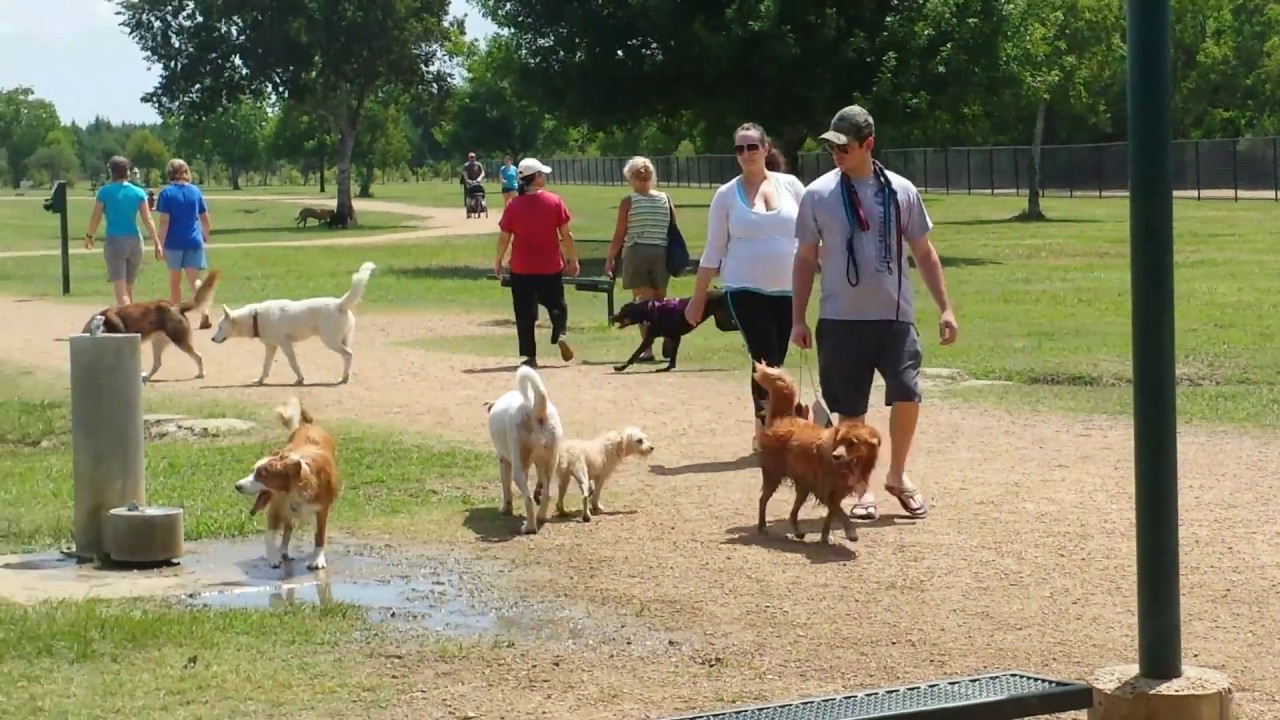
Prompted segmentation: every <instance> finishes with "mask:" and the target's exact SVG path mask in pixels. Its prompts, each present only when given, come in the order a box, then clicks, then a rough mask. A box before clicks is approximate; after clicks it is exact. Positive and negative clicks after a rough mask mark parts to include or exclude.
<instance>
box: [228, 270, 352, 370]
mask: <svg viewBox="0 0 1280 720" xmlns="http://www.w3.org/2000/svg"><path fill="white" fill-rule="evenodd" d="M375 267H376V266H375V265H374V264H373V263H371V262H366V263H364V264H363V265H361V266H360V270H359V271H357V272H356V273H355V274H354V275H352V276H351V288H350V289H349V290H347V294H345V295H343V296H342V297H340V298H336V297H317V298H308V299H306V300H266V301H263V302H259V303H253V304H252V305H245V306H244V307H241V308H237V309H235V310H231V309H229V308H228V307H227V306H226V305H223V306H222V313H223V314H222V320H221V321H220V322H219V323H218V330H217V331H216V332H215V333H214V334H213V341H214V342H215V343H222V342H225V341H226V340H227V338H233V337H243V338H257V339H259V340H261V341H262V344H263V345H264V346H266V349H267V354H266V357H265V358H264V359H263V361H262V375H261V376H260V377H259V378H258V379H257V380H256V381H254V382H255V383H256V384H258V385H261V384H262V383H264V382H266V381H267V375H268V374H270V372H271V363H272V361H274V360H275V359H276V348H279V349H281V350H283V351H284V356H285V358H287V359H288V360H289V367H291V368H293V374H294V375H295V376H297V380H296V381H295V382H294V384H295V385H301V384H303V382H304V381H303V379H302V368H300V367H298V358H297V356H295V355H294V354H293V344H294V343H296V342H302V341H303V340H308V339H310V338H313V337H315V336H317V335H319V336H320V342H323V343H324V346H325V347H327V348H329V349H330V350H332V351H334V352H336V353H338V354H339V355H341V356H342V380H341V381H340V382H343V383H345V382H349V381H350V380H351V359H352V352H351V339H352V336H353V335H354V334H355V331H356V315H355V313H354V312H352V309H353V308H355V306H356V305H358V304H360V300H361V299H362V298H363V297H364V288H365V285H368V284H369V276H370V275H371V274H372V273H373V270H374V268H375Z"/></svg>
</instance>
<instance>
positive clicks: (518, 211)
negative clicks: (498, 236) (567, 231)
mask: <svg viewBox="0 0 1280 720" xmlns="http://www.w3.org/2000/svg"><path fill="white" fill-rule="evenodd" d="M569 219H570V217H569V208H567V207H565V204H564V200H561V199H560V196H559V195H556V194H555V193H553V192H550V191H548V190H539V191H538V192H531V193H526V194H524V195H518V196H516V197H515V198H512V200H511V204H510V205H508V206H507V208H506V210H504V211H503V212H502V219H501V220H499V221H498V227H499V228H500V229H501V230H502V231H503V232H509V233H511V234H512V235H513V237H512V239H511V272H513V273H520V274H530V275H553V274H555V273H558V272H560V271H561V270H563V269H564V258H563V257H562V256H561V255H560V232H559V231H560V228H562V227H564V225H565V223H567V222H569Z"/></svg>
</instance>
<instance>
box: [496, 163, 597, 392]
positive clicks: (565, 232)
mask: <svg viewBox="0 0 1280 720" xmlns="http://www.w3.org/2000/svg"><path fill="white" fill-rule="evenodd" d="M550 172H551V168H549V167H547V166H546V165H543V164H542V163H541V162H539V161H538V160H537V159H536V158H525V159H523V160H521V161H520V165H519V166H518V167H517V173H518V175H519V178H520V182H521V183H524V184H525V186H526V187H527V190H526V192H525V193H524V194H523V195H518V196H516V197H515V198H512V200H511V203H510V204H509V205H507V206H506V208H505V209H504V210H503V211H502V219H501V220H499V221H498V228H499V229H500V230H501V232H500V233H499V234H498V254H497V257H496V258H495V259H494V261H493V272H494V275H496V276H497V277H498V278H501V277H502V275H503V272H502V261H503V258H504V257H505V256H506V254H507V246H509V245H510V246H511V305H512V308H513V309H514V310H515V316H516V337H517V338H519V343H520V357H521V358H523V359H522V360H521V361H520V362H521V364H522V365H528V366H530V367H535V368H536V367H538V343H537V340H536V339H535V336H534V325H535V324H536V323H537V322H538V306H539V305H541V306H543V307H545V308H546V309H547V315H549V316H550V318H551V342H552V343H554V344H556V345H559V346H560V357H561V358H563V359H564V361H565V362H568V361H570V360H572V359H573V348H571V347H569V342H568V340H566V339H565V335H566V333H567V331H568V323H569V306H568V305H566V304H565V301H564V283H563V278H564V274H565V273H568V274H569V275H571V276H577V274H578V252H577V249H576V248H575V247H574V245H573V233H572V232H570V231H569V220H570V219H571V218H570V215H569V208H567V207H565V204H564V200H562V199H561V198H560V196H559V195H557V194H555V193H553V192H551V191H550V190H547V189H546V184H547V174H548V173H550ZM512 236H514V237H515V242H514V244H513V243H512Z"/></svg>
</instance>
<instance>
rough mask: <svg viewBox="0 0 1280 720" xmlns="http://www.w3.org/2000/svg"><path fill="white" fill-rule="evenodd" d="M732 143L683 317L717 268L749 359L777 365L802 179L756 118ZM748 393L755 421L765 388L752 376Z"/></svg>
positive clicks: (700, 305) (692, 316) (785, 327)
mask: <svg viewBox="0 0 1280 720" xmlns="http://www.w3.org/2000/svg"><path fill="white" fill-rule="evenodd" d="M733 143H734V145H733V150H734V153H735V154H736V155H737V158H738V165H739V167H741V168H742V174H740V175H738V176H737V177H735V178H734V179H732V180H730V181H729V182H727V183H725V184H723V185H721V186H720V188H719V189H718V190H717V191H716V194H715V197H713V198H712V200H711V209H710V211H709V213H708V217H707V244H706V246H705V247H704V248H703V251H702V259H701V260H700V261H699V262H698V278H697V282H696V284H695V287H694V291H693V297H692V299H691V300H690V301H689V305H688V307H686V308H685V317H686V319H688V320H689V323H690V324H695V323H696V322H697V320H698V319H700V318H701V317H702V312H703V309H704V308H705V307H706V300H707V287H708V286H709V285H710V284H711V279H712V278H713V277H715V276H716V275H717V274H718V275H719V276H720V280H721V282H722V284H723V285H724V290H725V298H726V301H727V303H728V306H729V309H730V311H731V312H732V313H733V317H734V319H735V321H736V322H737V324H738V327H739V328H740V329H741V332H742V339H743V341H744V342H745V343H746V345H747V352H748V353H749V354H750V356H751V360H752V361H754V362H763V363H765V364H766V365H769V366H770V367H781V366H782V363H783V362H784V361H785V360H786V359H787V338H788V335H789V334H790V332H791V265H792V260H793V259H794V257H795V253H796V214H797V213H798V211H799V206H800V197H801V195H802V194H803V193H804V183H802V182H800V180H799V179H798V178H797V177H796V176H794V175H790V174H787V173H785V172H781V171H780V168H781V167H782V162H781V155H782V153H781V152H780V151H778V150H777V149H776V148H774V147H773V145H772V143H771V142H770V141H769V136H768V135H766V134H765V131H764V129H763V128H761V127H760V126H759V125H756V124H755V123H746V124H744V125H742V126H741V127H739V128H738V130H737V132H735V133H734V140H733ZM751 396H752V405H753V407H754V409H755V416H756V423H757V426H759V425H761V424H763V423H764V408H765V401H766V400H767V399H768V394H767V393H766V392H765V390H764V388H762V387H760V385H759V384H758V383H756V381H755V380H754V379H752V380H751ZM753 437H754V434H753ZM753 445H754V443H753Z"/></svg>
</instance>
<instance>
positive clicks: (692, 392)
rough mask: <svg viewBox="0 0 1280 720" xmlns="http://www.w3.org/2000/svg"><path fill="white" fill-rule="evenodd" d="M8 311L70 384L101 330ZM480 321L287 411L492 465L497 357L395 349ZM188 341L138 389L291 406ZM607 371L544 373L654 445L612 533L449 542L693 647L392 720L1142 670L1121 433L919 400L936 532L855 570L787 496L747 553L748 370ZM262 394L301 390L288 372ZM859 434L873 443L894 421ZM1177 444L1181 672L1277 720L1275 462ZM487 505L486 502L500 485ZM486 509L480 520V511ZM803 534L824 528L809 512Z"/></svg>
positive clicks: (920, 441) (1279, 513)
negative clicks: (1006, 673)
mask: <svg viewBox="0 0 1280 720" xmlns="http://www.w3.org/2000/svg"><path fill="white" fill-rule="evenodd" d="M374 282H375V284H376V282H377V281H376V279H375V280H374ZM0 307H2V308H3V310H4V313H5V315H6V327H7V328H8V331H7V335H6V340H5V342H4V343H3V344H2V345H0V360H3V361H6V362H15V363H23V364H28V365H42V366H46V367H53V368H58V369H59V370H60V371H65V368H66V366H67V345H66V344H65V343H62V342H57V341H56V340H57V338H59V337H64V336H65V335H66V334H67V333H68V332H73V331H75V330H77V329H78V328H79V327H81V326H82V325H83V323H84V321H85V319H86V317H88V314H89V313H90V312H92V311H93V310H95V309H97V306H95V305H89V306H72V305H68V304H63V303H50V302H43V301H30V302H23V301H17V300H15V299H13V298H0ZM473 321H474V318H468V319H460V318H444V317H438V316H437V317H429V316H423V315H420V314H415V313H396V314H379V313H364V314H363V315H361V317H360V320H359V323H360V324H359V329H358V330H357V333H356V341H355V352H356V357H355V366H354V368H355V377H354V379H353V382H352V383H351V384H350V385H347V386H343V387H306V388H302V389H301V390H300V394H301V396H302V397H303V399H304V400H305V401H306V403H307V404H308V406H309V407H310V408H311V409H312V411H313V412H314V413H315V414H316V415H317V416H318V417H320V418H326V417H328V418H336V417H342V418H350V419H355V420H362V421H383V422H386V421H390V422H395V423H397V424H400V425H401V426H403V427H405V428H406V429H409V430H415V431H422V432H426V433H431V434H432V435H434V436H437V437H442V438H449V439H454V440H459V441H463V442H466V443H468V444H471V445H473V446H476V447H484V442H485V425H484V417H485V415H484V409H483V407H482V405H481V404H482V403H483V402H485V401H487V400H492V399H493V398H495V397H497V396H498V395H499V394H500V393H502V392H504V391H505V390H507V389H508V388H509V387H511V386H512V381H513V374H512V369H511V368H510V363H509V361H500V360H495V359H492V358H481V357H469V356H458V355H450V354H445V353H436V352H431V351H429V350H422V349H417V348H410V347H406V346H404V345H402V344H399V343H401V342H402V341H405V340H409V339H413V338H421V337H426V336H430V335H431V334H434V333H436V332H441V331H443V330H445V329H446V328H453V330H452V331H453V332H456V328H457V327H459V326H461V324H462V323H467V324H472V325H474V323H473ZM540 341H541V342H545V338H540ZM694 341H696V338H694ZM197 345H198V347H199V349H200V351H201V352H202V353H204V354H205V358H206V365H207V368H208V373H209V376H208V378H206V379H204V380H191V379H189V378H190V377H191V374H192V372H193V368H192V366H191V363H190V361H189V360H188V359H187V358H186V357H184V356H182V355H181V354H180V353H177V352H173V351H170V352H169V353H168V354H167V356H166V365H165V367H164V368H163V369H162V370H161V371H160V375H159V380H160V381H158V382H155V383H153V384H151V385H149V386H148V387H147V388H146V392H148V393H160V394H167V393H184V394H190V395H194V396H197V397H199V396H202V395H208V396H210V397H214V396H219V397H223V396H228V395H230V396H232V397H235V398H238V399H243V400H250V401H252V402H253V403H255V404H256V405H259V406H261V407H263V408H269V407H270V406H271V405H273V404H275V403H277V402H279V401H281V400H283V399H284V398H285V397H286V396H287V395H289V394H291V393H293V392H295V389H294V388H292V387H288V386H287V385H286V386H280V385H275V386H268V387H262V388H255V387H242V386H241V384H242V383H245V382H248V381H250V380H252V379H253V378H254V377H256V375H257V373H258V369H259V367H260V364H261V358H262V355H261V348H260V347H259V346H258V345H257V344H256V343H254V342H251V341H239V342H234V341H233V342H230V343H228V344H226V345H224V346H215V345H213V344H212V343H211V342H209V334H208V333H207V332H205V333H199V334H198V339H197ZM512 345H513V347H514V338H513V339H512ZM926 352H927V349H926ZM544 354H545V353H544ZM298 356H299V360H300V362H301V364H302V367H303V370H304V372H305V373H306V375H307V378H308V380H309V382H313V383H322V382H331V381H333V380H335V379H336V378H337V377H338V375H339V371H340V368H341V363H340V360H339V359H338V358H337V357H336V356H335V355H333V354H332V353H330V352H328V351H327V350H324V349H323V348H322V347H321V346H320V344H319V343H318V342H314V341H313V342H308V343H305V344H303V345H302V346H300V347H299V349H298ZM608 360H614V358H582V359H580V360H579V361H577V362H575V363H573V364H572V365H570V366H568V367H549V368H547V369H546V370H544V371H543V376H544V378H545V380H546V382H547V384H548V387H549V389H550V393H551V397H552V399H553V401H554V402H555V403H556V404H557V405H558V406H559V409H560V412H561V415H562V417H563V418H564V422H565V425H566V428H567V430H568V432H569V433H570V434H571V435H573V436H583V435H589V434H593V433H596V432H599V431H602V430H605V429H609V428H613V427H616V426H618V425H621V424H624V423H636V424H639V425H641V426H642V427H644V428H645V429H646V430H647V431H648V432H649V433H650V435H651V436H652V438H653V440H654V442H655V443H656V445H657V448H658V449H657V452H656V453H655V454H654V456H653V457H652V459H651V461H650V463H651V467H650V468H649V470H648V471H647V472H646V471H645V470H644V469H643V468H642V467H640V466H637V465H628V466H626V467H625V468H624V469H623V470H621V471H620V474H619V476H618V477H617V478H616V479H615V481H614V482H613V483H612V484H611V485H610V489H609V490H608V491H607V493H606V497H605V501H604V504H605V506H606V508H607V509H609V510H610V511H612V512H611V513H610V514H606V515H605V516H603V517H601V518H599V521H598V522H592V523H590V524H583V523H579V522H562V523H555V524H553V525H551V526H549V527H547V528H546V529H545V530H544V532H541V533H539V534H538V535H537V536H533V537H517V536H509V535H503V536H501V537H480V536H477V535H476V534H474V533H472V532H471V531H469V530H467V529H465V528H460V529H459V537H460V542H461V543H462V544H463V545H465V546H466V547H468V548H470V549H473V550H474V551H476V552H478V553H482V554H485V555H488V556H493V557H499V558H513V559H519V560H524V561H528V560H532V565H533V566H534V567H536V568H538V569H540V570H541V572H538V573H537V574H536V575H535V576H534V577H533V578H532V579H531V580H530V583H531V584H532V586H533V587H535V588H536V589H538V590H539V591H540V592H543V593H548V594H550V595H552V596H562V597H564V598H566V599H573V600H575V601H580V602H585V603H588V604H591V605H595V606H600V607H608V608H612V609H614V610H616V611H619V612H623V613H627V614H630V615H641V616H643V617H645V618H647V619H649V620H650V621H651V622H653V623H655V624H657V625H659V626H663V627H668V628H673V629H679V630H692V631H694V632H697V633H699V634H700V636H701V641H700V642H699V643H698V647H697V648H696V649H693V650H691V651H689V652H687V653H682V654H679V655H675V656H673V657H672V658H671V659H670V662H669V663H666V662H663V663H654V662H653V660H652V659H649V660H643V661H642V660H635V659H626V658H621V657H618V656H617V655H616V653H614V652H613V651H612V650H610V649H609V648H595V649H583V650H580V651H573V652H569V651H563V652H562V651H559V650H552V651H548V652H545V653H544V652H541V651H539V652H534V653H530V652H528V648H522V649H517V650H516V651H514V652H506V653H502V652H499V651H496V650H495V651H479V650H477V651H476V652H477V656H476V658H475V660H476V662H472V661H469V660H463V659H458V658H444V659H442V658H440V657H437V656H435V655H433V654H430V653H428V652H427V651H426V650H423V649H421V648H410V649H406V651H405V653H404V654H403V655H400V656H397V657H396V658H395V659H389V660H387V669H386V671H387V672H394V673H395V674H396V677H399V678H401V679H402V681H403V682H404V683H405V684H406V686H407V687H409V688H410V689H411V691H410V692H406V694H405V695H404V696H403V698H402V699H401V700H400V701H399V703H398V705H397V710H396V711H397V713H400V715H401V716H403V711H404V710H408V711H409V714H410V715H411V716H412V715H414V714H415V713H420V714H426V715H432V716H436V714H437V713H438V712H439V708H440V707H441V703H444V705H443V706H444V707H448V708H450V709H452V710H455V711H456V712H457V713H458V715H454V716H459V715H461V714H462V713H465V712H470V713H476V714H480V715H484V716H486V717H516V716H518V717H567V716H568V713H569V712H570V710H572V711H573V712H575V713H580V714H581V715H582V716H583V717H606V716H611V717H616V716H625V717H644V716H648V717H652V716H653V715H652V713H658V712H669V713H674V712H675V711H677V710H685V711H688V710H691V709H694V708H699V707H702V708H706V707H709V706H710V707H714V706H716V705H725V704H736V703H742V702H747V701H756V700H765V699H769V698H774V699H782V698H789V697H794V696H796V695H797V694H811V693H818V692H835V691H841V690H849V689H853V688H858V687H867V686H875V685H886V684H898V683H902V682H909V681H912V680H925V679H931V678H936V677H944V676H950V675H963V674H972V673H977V672H983V671H988V670H993V669H998V668H1022V669H1026V670H1029V671H1034V672H1041V673H1045V674H1051V675H1061V676H1066V677H1083V676H1086V675H1087V674H1088V673H1089V672H1091V671H1092V670H1093V669H1094V668H1096V667H1100V666H1103V665H1109V664H1115V663H1120V662H1128V661H1131V660H1132V658H1133V657H1134V652H1135V620H1134V607H1135V599H1134V579H1133V528H1132V518H1133V510H1132V508H1133V494H1132V484H1133V483H1132V473H1133V468H1132V461H1131V458H1132V446H1131V432H1132V430H1131V428H1130V426H1129V424H1128V423H1127V422H1124V421H1120V420H1108V419H1098V418H1086V419H1064V418H1058V417H1052V416H1046V415H1028V414H1018V413H1013V412H1005V411H999V410H993V409H988V408H982V407H975V406H970V405H964V404H961V403H959V402H956V401H951V400H947V399H945V398H939V397H938V396H937V395H936V394H935V395H933V396H931V397H929V398H927V399H926V405H925V407H924V409H923V415H922V421H921V427H920V431H919V434H918V436H917V440H916V447H915V450H914V451H913V457H912V462H911V466H910V469H911V471H912V474H913V477H914V478H915V479H916V481H917V482H918V483H919V484H920V485H921V486H922V487H923V489H924V490H925V492H926V495H927V498H928V500H929V502H930V505H931V510H932V514H931V517H930V518H929V519H927V520H925V521H923V522H911V521H902V520H899V519H898V518H897V516H898V509H897V507H896V506H895V504H894V503H893V502H892V501H890V500H888V499H887V498H885V497H884V496H883V494H881V497H880V510H881V513H882V515H883V516H884V518H883V519H882V520H881V521H879V522H877V523H874V524H871V525H866V526H862V527H861V535H862V540H861V542H860V543H858V546H857V550H858V556H857V557H856V559H855V558H854V555H853V553H852V552H851V551H850V550H849V549H848V548H847V547H846V546H844V545H841V546H838V547H834V548H825V547H819V546H818V545H817V544H816V543H815V542H814V540H815V539H816V536H815V535H812V534H811V535H810V536H809V537H808V538H807V540H806V542H794V541H790V540H786V539H782V538H780V537H778V536H780V535H781V531H782V527H781V524H782V521H784V518H785V515H786V512H787V509H788V507H789V505H790V499H791V494H790V491H787V490H784V491H782V492H780V493H779V494H778V495H777V496H776V497H775V499H774V500H773V503H772V505H771V507H770V519H771V521H772V522H773V523H774V534H775V537H774V539H771V540H762V539H761V538H759V537H757V536H756V535H755V533H754V527H753V525H754V521H755V508H756V498H757V492H758V483H759V478H758V471H755V470H753V469H752V464H751V461H750V460H749V459H748V458H746V457H744V456H745V455H746V451H747V450H748V448H749V446H750V441H749V438H750V432H751V422H750V419H749V404H748V399H747V378H746V370H745V367H744V369H743V372H742V374H741V375H740V376H737V375H735V376H733V377H731V378H728V379H726V378H724V377H722V376H716V375H711V374H706V373H698V372H679V371H678V372H676V373H672V374H669V375H666V376H663V375H653V374H650V373H648V372H645V371H644V370H642V371H640V372H629V373H626V374H622V375H619V374H615V373H613V372H612V370H611V369H610V368H609V367H608V365H607V364H601V365H594V364H590V363H594V362H602V361H608ZM272 381H273V382H275V383H289V382H291V381H292V373H291V372H290V371H289V370H288V366H287V364H286V363H285V361H284V360H283V359H280V358H278V359H277V361H276V366H275V369H274V374H273V376H272ZM870 421H871V422H873V423H874V424H875V425H876V426H877V427H879V428H881V429H882V430H884V429H886V428H887V413H886V412H885V410H884V408H882V407H875V408H874V409H873V410H872V412H871V414H870ZM886 440H887V432H886ZM1180 443H1181V444H1180V447H1181V453H1180V462H1181V477H1180V484H1181V489H1182V500H1181V502H1182V508H1183V516H1182V540H1183V550H1182V553H1183V554H1182V562H1183V577H1184V584H1183V593H1184V598H1183V613H1184V618H1185V620H1184V647H1185V654H1186V657H1187V658H1188V661H1189V662H1193V663H1194V664H1197V665H1206V666H1210V667H1217V668H1221V669H1224V670H1227V671H1228V672H1229V673H1230V674H1231V675H1232V678H1233V680H1234V681H1235V682H1236V683H1237V686H1236V689H1237V699H1238V701H1239V705H1240V708H1241V711H1242V712H1241V716H1242V717H1245V718H1248V717H1264V716H1265V717H1274V716H1276V715H1280V679H1277V678H1280V652H1278V650H1280V641H1278V640H1277V639H1276V638H1277V636H1278V635H1277V632H1276V625H1277V620H1276V613H1275V611H1274V607H1275V591H1276V588H1277V586H1280V561H1277V559H1276V558H1280V535H1277V533H1275V532H1274V528H1275V527H1276V526H1277V525H1278V524H1280V508H1278V507H1277V506H1276V505H1275V504H1274V503H1270V502H1267V501H1266V499H1267V498H1270V497H1274V496H1275V495H1276V493H1277V492H1278V491H1280V478H1278V477H1277V476H1276V475H1275V473H1272V472H1270V471H1269V469H1270V467H1271V466H1272V464H1273V461H1274V458H1275V457H1277V455H1278V454H1280V442H1277V441H1276V440H1274V439H1269V438H1267V437H1262V436H1259V435H1256V434H1251V435H1244V434H1239V433H1234V432H1230V431H1219V430H1203V429H1196V430H1189V431H1185V432H1183V433H1182V437H1181V440H1180ZM885 457H886V458H887V448H886V455H885ZM886 465H887V461H886V462H884V463H882V464H881V467H880V469H879V471H878V473H877V483H878V482H880V480H881V479H882V478H883V473H884V469H885V466H886ZM350 481H351V482H359V479H358V478H352V479H351V480H350ZM493 497H494V505H495V506H496V504H497V498H498V497H499V489H498V481H497V477H496V468H495V477H494V483H493ZM339 514H340V512H339ZM479 514H480V515H481V516H482V517H485V518H489V522H490V524H491V519H492V517H493V510H492V508H488V509H485V510H484V511H482V512H480V513H479ZM802 516H803V517H805V518H807V519H808V523H807V525H808V527H809V528H815V527H816V525H817V518H818V517H819V515H818V512H817V510H816V509H814V508H812V507H809V508H806V510H805V511H804V513H803V515H802ZM397 540H399V541H401V542H404V541H409V540H411V539H410V538H398V539H397V538H391V539H390V541H392V542H395V541H397ZM1227 568H1229V569H1230V572H1224V569H1227ZM480 659H487V660H489V661H492V662H493V663H495V664H494V665H482V664H477V663H478V662H479V660H480ZM836 668H839V669H840V670H836V671H835V672H833V670H835V669H836ZM499 678H501V679H499ZM446 695H447V697H446Z"/></svg>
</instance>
